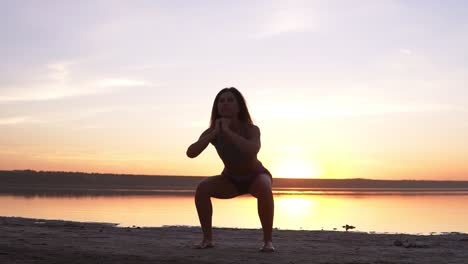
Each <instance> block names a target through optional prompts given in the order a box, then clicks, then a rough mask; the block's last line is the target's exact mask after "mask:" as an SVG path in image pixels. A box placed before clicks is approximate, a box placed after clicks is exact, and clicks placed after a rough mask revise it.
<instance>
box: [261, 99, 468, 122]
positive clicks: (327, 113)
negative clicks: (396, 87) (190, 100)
mask: <svg viewBox="0 0 468 264" xmlns="http://www.w3.org/2000/svg"><path fill="white" fill-rule="evenodd" d="M278 105H281V107H280V108H279V107H278ZM256 110H257V111H256V112H257V113H258V115H259V117H260V118H262V119H263V118H265V119H268V118H274V119H278V118H281V119H283V118H284V119H287V120H300V121H304V120H307V119H313V118H344V117H359V116H374V115H388V114H398V113H435V112H450V111H458V112H466V111H468V109H467V108H464V107H461V106H456V105H447V104H429V103H411V104H409V103H408V104H405V103H398V102H379V101H375V100H374V101H371V100H363V98H360V97H359V98H358V97H356V98H353V97H331V98H326V97H325V98H321V99H320V100H314V102H310V101H308V102H299V101H297V100H296V101H294V102H291V103H284V102H282V103H279V102H276V103H274V104H273V105H261V106H259V107H258V108H257V109H256Z"/></svg>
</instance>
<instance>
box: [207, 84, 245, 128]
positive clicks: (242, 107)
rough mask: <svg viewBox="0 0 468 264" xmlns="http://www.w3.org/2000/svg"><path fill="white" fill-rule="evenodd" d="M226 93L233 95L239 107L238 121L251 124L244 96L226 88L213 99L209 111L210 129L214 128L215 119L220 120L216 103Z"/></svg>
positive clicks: (234, 89)
mask: <svg viewBox="0 0 468 264" xmlns="http://www.w3.org/2000/svg"><path fill="white" fill-rule="evenodd" d="M226 92H231V93H232V94H233V95H234V97H236V101H237V104H238V105H239V114H238V115H237V118H238V119H239V121H241V122H243V123H247V124H253V122H252V118H251V117H250V113H249V109H248V108H247V103H246V102H245V99H244V96H242V94H241V93H240V92H239V90H237V89H236V88H234V87H227V88H223V89H222V90H221V91H219V92H218V94H217V95H216V97H215V99H214V102H213V108H212V109H211V119H210V127H214V126H215V121H216V119H218V118H220V115H219V113H218V101H219V97H220V96H221V94H223V93H226Z"/></svg>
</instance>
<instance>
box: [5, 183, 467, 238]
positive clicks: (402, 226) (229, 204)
mask: <svg viewBox="0 0 468 264" xmlns="http://www.w3.org/2000/svg"><path fill="white" fill-rule="evenodd" d="M212 202H213V212H214V214H213V226H215V227H240V228H260V220H259V218H258V215H257V201H256V199H255V198H253V197H250V196H240V197H237V198H234V199H229V200H219V199H212ZM0 204H1V206H0V216H18V217H28V218H41V219H63V220H72V221H90V222H110V223H117V224H119V225H120V226H124V227H126V226H133V225H135V226H145V227H148V226H164V225H188V226H198V225H199V222H198V217H197V213H196V209H195V205H194V201H193V196H190V195H122V196H75V197H73V196H31V197H29V196H16V195H0ZM345 224H349V225H353V226H355V227H356V229H355V231H356V230H357V231H364V232H377V233H385V232H389V233H412V234H416V233H418V234H429V233H431V232H436V233H441V232H463V233H468V193H466V192H465V193H463V192H462V193H457V194H440V193H436V194H430V193H429V194H408V193H398V192H396V193H392V194H352V193H350V194H341V195H321V194H314V195H310V194H301V193H296V194H275V220H274V227H276V228H279V229H293V230H300V229H303V230H321V229H324V230H333V229H335V228H336V230H343V228H342V226H343V225H345Z"/></svg>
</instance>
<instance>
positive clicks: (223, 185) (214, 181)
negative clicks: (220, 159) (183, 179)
mask: <svg viewBox="0 0 468 264" xmlns="http://www.w3.org/2000/svg"><path fill="white" fill-rule="evenodd" d="M198 188H199V189H200V190H201V191H203V192H206V193H208V194H209V195H210V196H211V197H215V198H220V199H229V198H233V197H236V196H238V195H239V194H238V192H237V189H236V186H235V185H234V184H233V183H232V182H231V181H230V180H229V179H227V178H226V177H224V176H222V175H217V176H211V177H208V178H206V179H204V180H203V181H202V182H200V184H199V185H198Z"/></svg>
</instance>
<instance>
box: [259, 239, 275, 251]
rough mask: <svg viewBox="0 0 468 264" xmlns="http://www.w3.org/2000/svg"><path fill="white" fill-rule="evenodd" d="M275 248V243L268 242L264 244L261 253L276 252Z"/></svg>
mask: <svg viewBox="0 0 468 264" xmlns="http://www.w3.org/2000/svg"><path fill="white" fill-rule="evenodd" d="M274 251H275V247H274V246H273V242H271V241H266V242H265V243H264V244H263V247H261V248H260V252H274Z"/></svg>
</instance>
